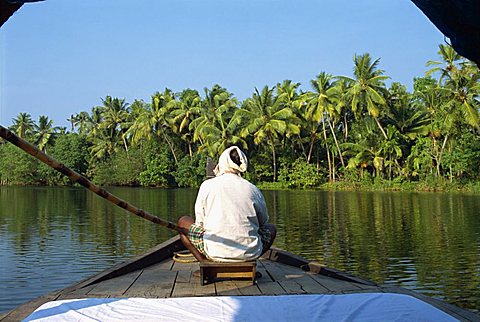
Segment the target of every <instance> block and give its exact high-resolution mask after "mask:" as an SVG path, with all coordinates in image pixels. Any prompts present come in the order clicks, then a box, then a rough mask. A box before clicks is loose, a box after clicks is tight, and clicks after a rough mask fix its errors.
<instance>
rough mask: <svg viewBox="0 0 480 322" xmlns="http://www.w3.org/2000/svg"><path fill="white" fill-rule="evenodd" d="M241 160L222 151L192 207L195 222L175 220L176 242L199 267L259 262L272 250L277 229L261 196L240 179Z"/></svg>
mask: <svg viewBox="0 0 480 322" xmlns="http://www.w3.org/2000/svg"><path fill="white" fill-rule="evenodd" d="M247 166H248V161H247V157H246V156H245V154H244V153H243V152H242V151H241V150H240V149H239V148H238V147H236V146H232V147H230V148H228V149H226V150H225V151H224V152H223V153H222V155H221V156H220V158H219V161H218V165H217V167H216V168H215V178H213V179H208V180H206V181H204V182H203V183H202V185H201V186H200V189H199V191H198V195H197V200H196V202H195V221H194V220H193V218H191V217H189V216H184V217H182V218H180V219H179V221H178V226H179V227H180V228H181V229H183V231H182V232H181V233H180V238H181V240H182V242H183V244H184V245H185V247H187V249H188V250H190V251H191V252H192V254H193V255H194V256H195V258H197V259H198V260H199V261H201V260H205V259H209V260H213V261H223V262H237V261H248V260H253V259H256V258H258V257H260V256H261V255H262V254H263V253H265V252H266V251H267V250H268V249H269V248H270V247H271V245H272V243H273V240H274V239H275V236H276V229H275V226H274V225H272V224H269V223H267V221H268V211H267V207H266V204H265V199H264V198H263V195H262V193H261V192H260V190H259V189H258V188H257V187H256V186H254V185H253V184H251V183H250V182H248V181H247V180H245V179H243V178H242V177H241V174H242V173H244V172H245V171H246V170H247Z"/></svg>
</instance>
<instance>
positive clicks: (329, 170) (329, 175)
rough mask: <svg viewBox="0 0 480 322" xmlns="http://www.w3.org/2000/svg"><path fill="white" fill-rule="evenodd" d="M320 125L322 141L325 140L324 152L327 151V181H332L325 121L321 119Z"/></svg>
mask: <svg viewBox="0 0 480 322" xmlns="http://www.w3.org/2000/svg"><path fill="white" fill-rule="evenodd" d="M322 125H323V131H322V132H323V139H324V140H325V150H327V160H328V181H332V180H333V168H332V161H331V160H330V149H329V148H328V142H327V130H326V129H325V119H324V118H322Z"/></svg>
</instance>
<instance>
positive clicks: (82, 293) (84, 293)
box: [57, 285, 95, 300]
mask: <svg viewBox="0 0 480 322" xmlns="http://www.w3.org/2000/svg"><path fill="white" fill-rule="evenodd" d="M94 287H95V285H89V286H86V287H82V288H77V289H75V290H73V291H70V292H63V293H61V294H59V296H58V298H57V299H58V300H65V299H72V298H77V299H78V298H82V297H88V292H90V291H91V290H92V289H93V288H94Z"/></svg>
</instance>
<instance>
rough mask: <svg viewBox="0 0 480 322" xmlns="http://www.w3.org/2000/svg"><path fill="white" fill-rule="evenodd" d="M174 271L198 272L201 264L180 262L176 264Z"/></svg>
mask: <svg viewBox="0 0 480 322" xmlns="http://www.w3.org/2000/svg"><path fill="white" fill-rule="evenodd" d="M171 269H172V270H173V271H196V270H197V269H200V266H199V263H198V262H194V263H180V262H175V261H174V264H173V266H172V268H171Z"/></svg>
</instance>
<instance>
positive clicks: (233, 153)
mask: <svg viewBox="0 0 480 322" xmlns="http://www.w3.org/2000/svg"><path fill="white" fill-rule="evenodd" d="M230 159H232V161H233V162H235V164H236V165H238V166H240V165H241V164H242V162H240V156H239V155H238V151H237V149H232V150H231V151H230Z"/></svg>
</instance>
